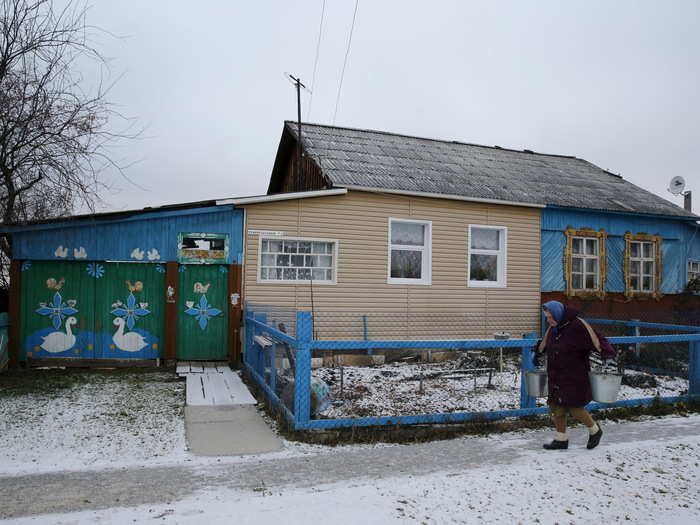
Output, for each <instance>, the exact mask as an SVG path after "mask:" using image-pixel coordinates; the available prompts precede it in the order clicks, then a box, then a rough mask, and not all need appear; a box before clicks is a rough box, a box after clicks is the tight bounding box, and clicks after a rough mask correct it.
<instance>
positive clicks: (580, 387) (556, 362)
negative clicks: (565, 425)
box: [544, 306, 615, 407]
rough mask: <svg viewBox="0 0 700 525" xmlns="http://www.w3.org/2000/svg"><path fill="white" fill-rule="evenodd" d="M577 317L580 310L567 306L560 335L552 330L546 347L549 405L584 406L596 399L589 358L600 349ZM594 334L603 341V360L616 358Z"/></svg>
mask: <svg viewBox="0 0 700 525" xmlns="http://www.w3.org/2000/svg"><path fill="white" fill-rule="evenodd" d="M577 316H578V311H577V310H575V309H574V308H570V307H568V306H567V307H566V308H565V309H564V315H563V318H562V320H561V322H560V323H559V325H558V333H557V334H556V335H554V334H553V333H552V330H550V331H549V335H548V336H547V341H546V345H545V348H544V350H545V351H546V352H547V381H548V389H549V398H548V402H549V403H555V404H557V405H561V406H566V407H582V406H584V405H586V404H588V403H590V401H591V400H592V399H593V396H592V394H591V383H590V381H589V379H588V371H589V370H590V364H589V356H590V353H591V352H596V353H597V350H596V347H595V346H594V344H593V340H592V339H591V335H590V334H589V333H588V330H587V329H586V327H585V326H584V324H583V322H582V321H581V320H580V319H578V317H577ZM595 333H596V335H597V336H598V339H599V340H600V348H601V350H602V354H603V355H602V357H603V358H604V359H612V358H614V357H615V349H614V348H613V347H612V345H611V344H610V343H609V342H608V340H607V339H606V338H605V337H604V336H603V335H601V334H599V333H598V332H595Z"/></svg>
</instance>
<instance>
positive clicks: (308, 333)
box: [294, 312, 313, 430]
mask: <svg viewBox="0 0 700 525" xmlns="http://www.w3.org/2000/svg"><path fill="white" fill-rule="evenodd" d="M312 330H313V328H312V319H311V312H297V337H296V339H297V350H296V360H295V361H296V373H295V375H294V428H295V430H299V429H302V428H304V427H305V426H306V424H307V423H308V422H309V419H311V349H310V348H309V347H310V346H311V345H310V343H311V341H312V339H313V331H312Z"/></svg>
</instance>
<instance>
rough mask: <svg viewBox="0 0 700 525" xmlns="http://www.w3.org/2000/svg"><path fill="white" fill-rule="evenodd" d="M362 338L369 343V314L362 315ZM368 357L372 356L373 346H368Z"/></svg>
mask: <svg viewBox="0 0 700 525" xmlns="http://www.w3.org/2000/svg"><path fill="white" fill-rule="evenodd" d="M362 336H363V338H364V340H365V341H369V333H368V330H367V314H362ZM367 355H372V347H371V346H367Z"/></svg>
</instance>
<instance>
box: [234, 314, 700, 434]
mask: <svg viewBox="0 0 700 525" xmlns="http://www.w3.org/2000/svg"><path fill="white" fill-rule="evenodd" d="M589 321H590V322H592V323H599V324H620V325H623V326H627V327H629V328H635V327H640V326H644V327H645V328H655V329H660V330H666V331H687V332H690V333H687V334H674V335H651V336H636V335H631V336H621V337H610V338H609V340H610V342H611V343H612V344H638V343H677V342H688V345H689V349H688V353H689V355H688V381H689V388H688V394H687V395H681V396H667V397H653V398H651V397H650V398H639V399H628V400H621V401H617V402H615V403H590V404H589V405H588V407H587V408H589V409H593V410H595V409H600V408H612V407H626V406H642V405H649V404H651V403H654V402H657V401H660V402H666V403H675V402H679V401H687V400H690V399H691V398H695V397H697V396H700V326H689V325H663V324H658V323H640V322H635V321H610V320H604V319H589ZM279 328H280V327H279V326H276V323H275V322H274V321H271V322H270V324H268V319H267V314H266V313H264V312H262V313H255V312H253V311H250V310H246V312H245V334H246V337H245V350H244V355H243V365H244V367H245V369H246V370H247V371H248V373H249V374H250V376H251V377H252V378H253V379H254V380H255V382H256V383H257V384H258V385H259V386H260V388H261V389H262V391H263V393H264V395H265V396H266V397H267V398H268V399H269V401H270V402H271V403H272V404H273V405H274V406H275V407H277V408H278V409H279V410H280V411H281V412H282V414H284V416H285V417H286V418H287V420H288V421H289V423H290V424H291V425H292V426H293V428H294V429H296V430H306V429H330V428H341V427H354V426H376V425H389V424H424V423H455V422H464V421H470V420H492V419H502V418H507V417H520V416H527V415H533V414H543V413H546V411H547V407H536V405H535V398H532V397H530V396H528V394H527V390H526V385H525V378H524V377H525V374H523V373H521V384H520V408H519V409H514V410H497V411H488V412H458V413H439V414H422V415H405V416H384V417H363V418H347V419H312V417H311V408H312V407H311V405H312V384H311V383H312V382H311V356H312V352H313V350H353V349H355V350H366V349H367V341H362V340H359V341H356V340H345V341H338V340H336V341H325V340H324V341H318V340H314V338H313V321H312V317H311V313H310V312H297V314H296V334H295V336H294V337H292V336H291V335H289V334H288V333H285V332H284V331H282V330H280V329H279ZM537 337H538V336H537V335H536V334H527V335H526V336H524V337H523V338H520V339H508V340H496V339H485V340H473V339H467V340H452V339H450V340H392V341H376V340H374V341H372V342H371V345H372V348H373V349H375V350H380V349H384V350H387V349H446V350H468V349H497V348H513V349H515V348H520V349H521V372H525V371H527V370H532V369H533V368H534V365H533V364H532V359H531V353H532V347H533V346H534V345H535V344H536V342H537ZM280 346H283V347H285V353H286V355H288V359H289V360H290V365H291V367H292V369H293V370H294V380H293V382H291V381H290V382H289V383H288V384H287V385H286V387H285V388H284V389H283V390H282V391H281V392H280V388H279V386H280V385H279V384H278V381H280V379H281V378H280V376H279V375H278V373H277V370H276V366H277V365H276V359H275V357H276V356H277V355H278V352H279V347H280ZM278 392H280V393H278Z"/></svg>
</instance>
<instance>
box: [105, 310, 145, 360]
mask: <svg viewBox="0 0 700 525" xmlns="http://www.w3.org/2000/svg"><path fill="white" fill-rule="evenodd" d="M114 326H118V327H119V328H118V329H117V332H116V333H115V334H114V335H113V336H112V341H114V344H115V346H116V347H117V348H119V350H123V351H125V352H138V351H139V350H141V349H142V348H143V347H144V346H146V340H145V339H144V337H143V336H142V335H141V334H139V333H136V332H129V333H127V334H125V333H124V318H123V317H117V318H115V319H114Z"/></svg>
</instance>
